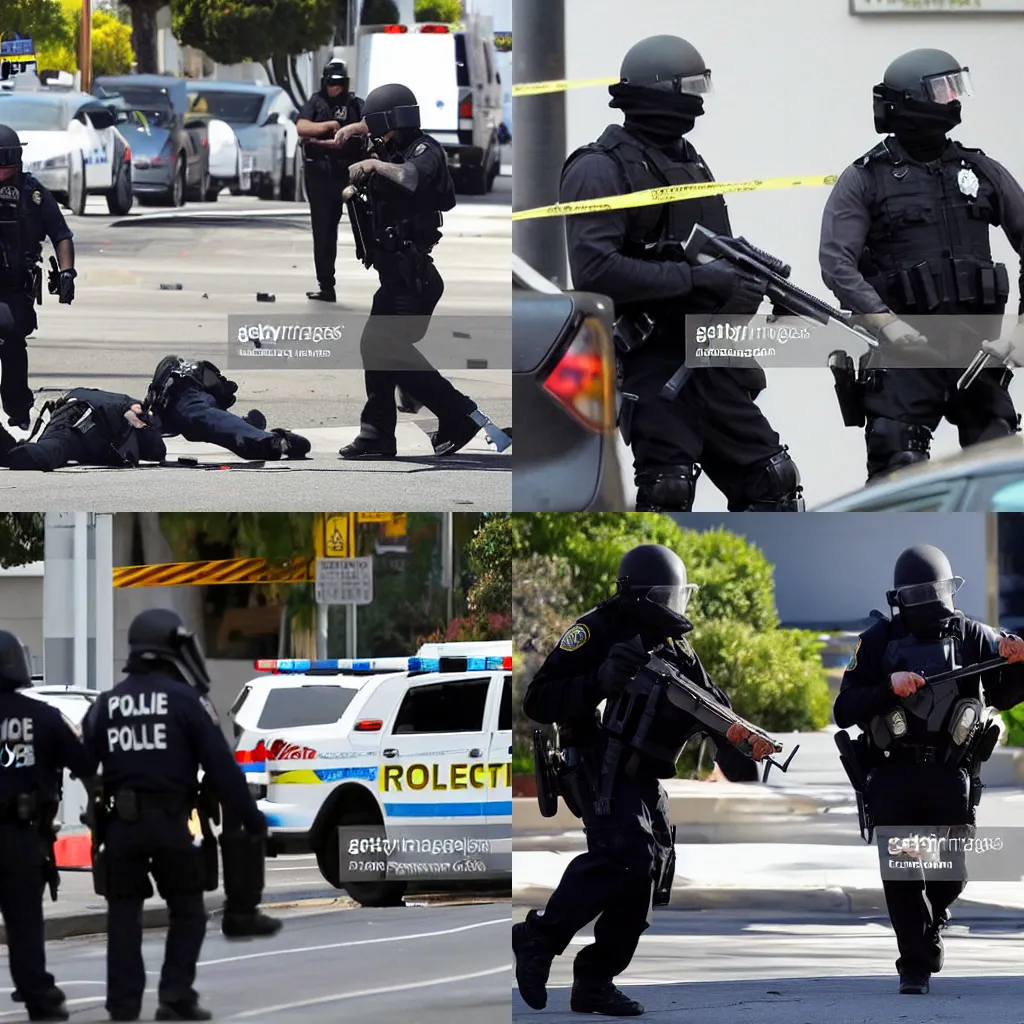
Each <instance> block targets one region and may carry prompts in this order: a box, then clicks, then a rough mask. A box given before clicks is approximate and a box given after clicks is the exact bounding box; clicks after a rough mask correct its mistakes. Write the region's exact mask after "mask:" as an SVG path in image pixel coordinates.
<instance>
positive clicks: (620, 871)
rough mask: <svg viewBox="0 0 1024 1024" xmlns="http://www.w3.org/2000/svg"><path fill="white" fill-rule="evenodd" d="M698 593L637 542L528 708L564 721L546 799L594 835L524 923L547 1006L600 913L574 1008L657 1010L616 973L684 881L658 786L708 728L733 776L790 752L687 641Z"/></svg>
mask: <svg viewBox="0 0 1024 1024" xmlns="http://www.w3.org/2000/svg"><path fill="white" fill-rule="evenodd" d="M696 589H697V588H696V587H695V586H693V585H692V584H688V583H687V579H686V568H685V566H684V565H683V563H682V561H681V559H680V558H679V556H678V555H676V554H675V553H674V552H673V551H670V550H669V549H668V548H666V547H663V546H661V545H658V544H645V545H641V546H640V547H637V548H634V549H633V550H632V551H630V552H628V553H627V554H626V555H625V557H624V558H623V559H622V563H621V565H620V567H619V579H618V590H617V593H616V594H615V595H614V596H613V597H611V598H609V599H608V600H606V601H603V602H602V603H601V604H599V605H598V606H597V607H596V608H594V609H592V610H591V611H589V612H587V613H586V614H585V615H583V616H581V617H580V619H579V620H578V621H577V622H575V623H574V624H573V625H572V626H570V627H569V628H568V629H567V630H566V632H565V634H564V635H563V636H562V639H561V641H560V642H559V644H558V647H557V648H556V649H555V650H554V651H552V652H551V654H550V655H549V656H548V658H547V660H546V661H545V663H544V665H543V666H542V667H541V669H540V671H539V672H538V673H537V675H536V676H535V677H534V679H533V680H532V682H531V683H530V686H529V689H528V690H527V693H526V698H525V700H524V702H523V712H524V714H525V715H526V716H527V717H529V718H531V719H533V720H534V721H536V722H540V723H545V724H551V723H558V727H559V746H560V748H561V749H560V752H559V754H558V755H557V759H556V758H555V757H554V756H553V755H552V754H551V753H550V752H548V751H539V752H538V753H539V760H538V764H537V767H538V773H539V776H540V777H539V779H538V783H539V784H538V792H539V793H541V794H547V796H548V797H550V794H551V791H552V788H553V787H557V792H558V793H560V794H561V795H562V797H563V798H564V799H565V801H566V805H567V806H568V807H569V808H570V810H571V811H572V812H573V813H574V814H576V815H577V816H578V817H581V818H582V819H583V825H584V828H585V830H586V835H587V852H586V853H584V854H581V855H580V856H579V857H576V858H575V859H574V860H573V861H572V863H571V864H570V865H569V867H568V868H567V869H566V871H565V874H564V875H563V876H562V879H561V881H560V882H559V884H558V888H557V889H556V890H555V891H554V893H553V894H552V896H551V898H550V900H549V901H548V904H547V906H546V908H545V909H544V912H543V914H538V913H537V912H536V911H531V912H530V914H529V915H528V916H527V919H526V921H525V922H523V923H520V924H516V925H514V926H513V928H512V950H513V953H514V954H515V958H516V981H517V984H518V986H519V991H520V994H521V995H522V997H523V999H524V1000H525V1001H526V1003H527V1004H528V1005H529V1006H531V1007H533V1008H534V1009H538V1010H539V1009H542V1008H543V1007H544V1006H545V1004H546V1002H547V993H546V989H545V986H546V984H547V979H548V973H549V970H550V967H551V962H552V960H553V959H554V958H555V957H556V956H558V955H559V954H561V953H563V952H564V951H565V949H566V948H567V946H568V945H569V943H570V941H571V940H572V938H573V936H574V935H575V934H576V933H577V932H578V931H579V930H580V929H581V928H583V927H585V926H586V925H587V924H588V923H589V922H590V921H593V920H594V919H595V918H596V919H597V920H596V922H595V924H594V942H593V944H592V945H589V946H587V947H585V948H584V949H583V950H581V951H580V953H579V954H578V955H577V957H576V959H575V962H574V965H573V977H574V980H573V987H572V995H571V1003H570V1005H571V1008H572V1009H573V1010H575V1011H578V1012H581V1013H600V1014H608V1015H619V1016H637V1015H639V1014H642V1013H643V1012H644V1011H643V1007H642V1006H641V1005H640V1004H639V1003H638V1002H636V1001H635V1000H633V999H630V998H629V997H628V996H626V995H625V994H624V993H622V992H621V991H620V990H619V989H618V988H616V987H615V985H614V984H613V982H612V979H613V978H614V977H615V976H616V975H618V974H621V973H622V972H623V971H624V970H625V969H626V967H627V966H628V965H629V962H630V960H632V958H633V954H634V952H635V951H636V947H637V943H638V942H639V940H640V936H641V934H642V933H643V932H644V931H645V930H646V929H647V928H648V927H649V925H650V922H651V916H650V915H651V907H652V903H653V905H663V904H665V903H667V902H668V898H669V893H670V891H671V887H672V877H673V874H674V871H675V852H674V829H673V828H672V826H670V824H669V819H668V797H667V795H666V793H665V790H664V788H663V787H662V786H661V784H660V783H659V782H658V779H659V778H671V777H673V776H674V775H675V764H676V761H677V760H678V758H679V755H680V753H681V752H682V749H683V746H684V745H685V743H686V741H687V740H688V739H690V738H691V737H692V736H695V735H697V734H699V733H711V732H713V733H714V734H715V738H716V739H717V740H718V744H717V747H718V749H717V753H716V755H715V759H716V761H717V762H718V765H719V766H720V767H721V769H722V771H723V772H725V774H726V775H727V776H728V777H729V778H731V779H747V778H749V777H750V769H751V768H753V765H752V763H751V760H750V759H751V758H753V760H754V761H760V760H762V759H764V758H766V757H768V756H769V755H770V754H771V753H772V752H773V751H774V750H775V749H778V747H777V745H776V744H774V743H773V742H772V741H770V740H769V739H768V738H767V737H765V736H763V735H762V734H761V733H759V732H755V731H754V730H753V727H752V726H749V723H744V722H743V721H742V720H741V719H738V718H737V717H736V716H735V715H733V714H732V712H731V711H730V710H729V701H728V698H727V697H726V695H725V694H724V693H722V691H721V690H719V689H717V687H715V686H714V684H713V683H712V682H711V680H710V679H709V678H708V675H707V673H706V672H705V671H704V669H703V667H702V665H701V663H700V660H699V659H698V657H697V655H696V654H695V653H694V651H693V649H692V648H691V647H690V645H689V643H687V641H686V639H685V634H686V633H688V632H690V630H692V628H693V626H692V624H691V623H690V622H689V620H688V619H687V618H686V617H685V615H684V612H685V610H686V606H687V603H688V601H689V598H690V596H691V595H692V593H693V592H694V591H695V590H696ZM601 701H605V702H606V703H605V712H604V716H603V718H602V719H600V720H599V719H598V717H597V714H596V708H597V706H598V704H600V703H601ZM552 765H554V767H553V768H551V766H552ZM549 768H550V770H551V771H553V772H554V774H555V780H554V781H552V780H551V779H550V777H545V776H546V775H547V773H548V772H549ZM754 776H755V778H756V770H755V772H754ZM541 809H542V811H543V812H544V813H545V814H549V813H554V811H553V809H550V808H548V809H546V808H545V805H544V803H542V805H541Z"/></svg>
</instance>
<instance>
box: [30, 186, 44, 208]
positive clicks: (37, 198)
mask: <svg viewBox="0 0 1024 1024" xmlns="http://www.w3.org/2000/svg"><path fill="white" fill-rule="evenodd" d="M42 201H43V193H42V192H40V191H39V189H36V190H35V192H33V193H32V202H33V203H35V204H36V206H39V205H40V204H41V203H42Z"/></svg>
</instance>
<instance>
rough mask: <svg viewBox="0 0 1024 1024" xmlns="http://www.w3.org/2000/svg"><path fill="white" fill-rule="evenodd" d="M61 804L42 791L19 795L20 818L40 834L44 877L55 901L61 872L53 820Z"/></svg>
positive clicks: (51, 897) (18, 813)
mask: <svg viewBox="0 0 1024 1024" xmlns="http://www.w3.org/2000/svg"><path fill="white" fill-rule="evenodd" d="M59 806H60V803H59V801H56V800H53V799H50V798H49V797H47V796H45V795H43V794H40V793H22V794H21V795H20V796H19V797H18V806H17V816H18V820H19V821H26V822H29V823H30V824H31V825H32V827H33V828H34V829H35V830H36V832H38V834H39V849H40V853H41V854H42V858H43V879H44V880H45V882H46V884H47V887H48V888H49V890H50V899H51V900H52V901H53V902H54V903H56V902H57V890H58V889H59V888H60V872H59V871H58V870H57V859H56V856H55V855H54V847H55V845H56V843H57V830H56V829H55V828H54V825H53V820H54V818H55V817H56V816H57V809H58V807H59Z"/></svg>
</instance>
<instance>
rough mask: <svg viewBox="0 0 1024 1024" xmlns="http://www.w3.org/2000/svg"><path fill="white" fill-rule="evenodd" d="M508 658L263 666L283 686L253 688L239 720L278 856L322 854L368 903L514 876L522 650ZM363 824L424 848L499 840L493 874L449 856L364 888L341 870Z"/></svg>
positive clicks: (328, 873) (335, 876) (390, 872)
mask: <svg viewBox="0 0 1024 1024" xmlns="http://www.w3.org/2000/svg"><path fill="white" fill-rule="evenodd" d="M449 646H451V645H449ZM460 646H461V645H460ZM502 648H503V649H502V650H500V651H499V652H498V653H497V654H490V655H483V656H473V657H457V656H451V655H445V654H443V655H441V656H439V657H437V658H428V657H420V656H417V657H414V658H371V659H357V660H341V661H339V660H333V659H331V660H326V661H309V660H259V661H257V662H256V669H257V671H259V672H265V673H270V675H262V676H259V677H257V678H255V679H253V680H251V681H250V682H249V683H247V684H246V685H245V686H244V687H243V688H242V691H241V693H240V694H239V695H238V697H237V698H236V700H235V702H234V704H233V705H232V707H231V711H230V717H231V718H232V720H233V723H234V731H235V738H236V743H235V760H236V761H237V762H238V765H239V767H240V768H241V769H242V771H244V772H245V774H246V779H247V781H248V783H249V787H250V790H251V791H252V793H253V795H254V796H255V797H256V799H257V801H258V803H259V807H260V810H262V811H263V813H264V814H265V815H266V818H267V824H268V827H269V843H268V852H270V854H271V855H275V854H277V853H283V852H305V851H312V852H313V853H315V854H316V857H317V863H318V865H319V867H320V873H321V874H322V875H323V877H324V878H325V879H326V880H327V881H328V882H329V883H330V884H331V885H333V886H335V887H336V888H341V889H345V890H346V891H347V892H348V893H349V895H350V896H352V898H353V899H355V900H357V901H358V902H360V903H363V904H365V905H368V906H381V905H386V904H394V903H397V902H399V901H400V900H401V897H402V895H403V893H404V892H405V889H406V887H407V880H414V881H425V880H429V879H432V878H437V879H440V878H442V877H443V878H445V879H446V880H448V881H451V880H453V879H455V880H469V879H468V878H467V875H460V874H458V872H460V871H463V872H467V874H468V873H473V881H479V880H484V879H487V880H488V882H489V883H490V882H493V881H494V880H496V879H503V878H504V877H506V875H507V876H508V877H509V878H511V870H512V861H511V849H512V847H511V828H512V644H511V641H504V642H503V643H502ZM363 826H366V827H380V826H383V829H384V832H385V834H386V835H398V834H401V835H403V836H409V835H413V836H422V837H425V838H430V837H432V836H433V837H437V836H440V835H441V834H442V832H443V833H444V835H445V836H448V835H449V834H451V833H454V834H456V835H459V836H463V835H465V836H466V837H469V836H470V835H471V834H472V835H474V836H477V837H479V836H480V835H481V834H482V833H486V835H487V836H488V837H489V838H490V840H491V842H490V853H491V854H492V855H493V856H491V857H490V858H489V859H488V861H487V865H486V869H485V867H484V865H483V864H482V863H480V862H477V861H475V860H474V861H473V863H474V864H476V865H477V866H474V867H472V869H470V867H469V866H468V865H469V863H470V860H471V858H469V857H465V858H461V859H460V858H458V857H457V856H456V857H454V858H453V857H452V856H448V857H447V858H446V859H445V860H444V861H443V862H441V861H435V862H434V863H433V864H432V865H431V864H427V863H426V861H423V862H420V861H416V862H415V863H414V864H413V866H412V867H410V865H409V864H405V865H391V864H389V865H388V867H387V868H386V870H385V869H382V871H381V875H380V877H379V878H375V879H370V880H368V879H366V878H361V879H356V880H353V879H351V878H347V877H345V876H344V874H343V872H342V869H341V864H342V858H341V850H340V848H339V828H343V827H348V828H358V827H363ZM463 829H464V830H465V831H464V832H463V831H461V830H463ZM460 865H461V866H460ZM399 868H401V874H400V876H399V875H397V874H396V873H395V872H396V871H397V870H398V869H399ZM403 879H404V880H403Z"/></svg>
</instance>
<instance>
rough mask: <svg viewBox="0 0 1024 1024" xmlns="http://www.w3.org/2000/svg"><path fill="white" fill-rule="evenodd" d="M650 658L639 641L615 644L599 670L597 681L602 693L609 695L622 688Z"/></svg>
mask: <svg viewBox="0 0 1024 1024" xmlns="http://www.w3.org/2000/svg"><path fill="white" fill-rule="evenodd" d="M649 659H650V655H649V654H648V653H647V652H646V651H645V650H643V649H642V648H641V647H640V645H639V643H632V642H631V643H627V644H613V645H612V647H611V649H610V650H609V651H608V654H607V656H606V657H605V660H604V662H603V664H602V665H601V667H600V668H599V669H598V670H597V683H598V688H599V689H600V691H601V693H603V694H605V695H608V694H612V693H615V692H616V691H618V690H621V689H622V688H623V687H624V686H625V685H626V684H627V683H629V682H630V681H631V680H632V679H633V677H634V676H635V675H636V674H637V671H638V670H639V669H640V667H641V666H643V665H646V664H647V662H648V660H649Z"/></svg>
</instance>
